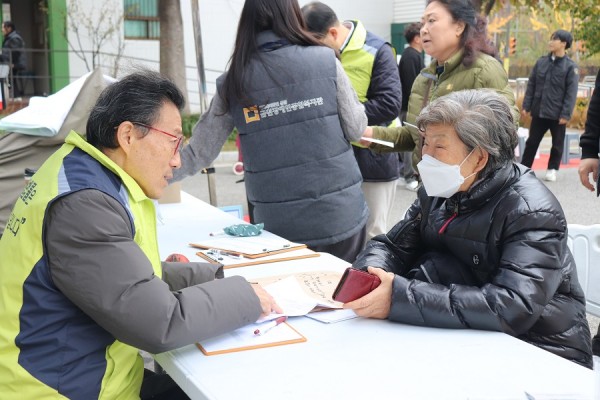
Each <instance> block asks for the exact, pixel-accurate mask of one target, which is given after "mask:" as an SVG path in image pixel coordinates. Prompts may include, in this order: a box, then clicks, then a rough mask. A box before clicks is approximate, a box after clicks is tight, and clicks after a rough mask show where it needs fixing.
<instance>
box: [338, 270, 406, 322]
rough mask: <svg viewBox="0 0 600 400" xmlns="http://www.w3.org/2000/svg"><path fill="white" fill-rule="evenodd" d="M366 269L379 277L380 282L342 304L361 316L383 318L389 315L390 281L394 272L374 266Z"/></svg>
mask: <svg viewBox="0 0 600 400" xmlns="http://www.w3.org/2000/svg"><path fill="white" fill-rule="evenodd" d="M367 271H368V272H369V273H370V274H373V275H376V276H377V277H378V278H379V279H381V284H380V285H379V286H378V287H377V288H376V289H375V290H373V291H372V292H371V293H369V294H367V295H365V296H363V297H361V298H360V299H356V300H354V301H351V302H349V303H346V304H344V308H350V309H352V310H354V312H355V313H356V314H357V315H359V316H361V317H365V318H377V319H385V318H387V317H388V315H390V308H391V306H392V282H393V281H394V274H393V273H391V272H385V271H384V270H383V269H381V268H374V267H369V268H368V270H367Z"/></svg>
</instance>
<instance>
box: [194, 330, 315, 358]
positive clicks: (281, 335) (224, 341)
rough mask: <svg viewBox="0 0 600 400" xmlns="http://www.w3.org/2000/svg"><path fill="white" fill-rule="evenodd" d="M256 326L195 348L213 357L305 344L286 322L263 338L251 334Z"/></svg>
mask: <svg viewBox="0 0 600 400" xmlns="http://www.w3.org/2000/svg"><path fill="white" fill-rule="evenodd" d="M256 326H259V325H256V324H253V325H248V326H244V327H242V328H239V329H236V330H235V331H233V332H231V333H226V334H224V335H221V336H218V337H216V338H213V339H208V340H205V341H202V342H200V343H196V346H197V347H198V348H199V349H200V351H202V353H204V355H207V356H214V355H217V354H226V353H234V352H237V351H245V350H254V349H261V348H266V347H274V346H283V345H286V344H293V343H302V342H306V338H305V337H304V336H303V335H302V334H301V333H300V332H298V331H297V330H296V329H294V328H293V327H292V326H291V325H290V324H288V323H287V322H284V323H282V324H280V325H278V326H277V327H276V328H274V329H272V330H270V331H269V332H268V333H267V334H265V335H264V336H256V335H254V334H253V333H252V332H253V331H254V329H255V327H256Z"/></svg>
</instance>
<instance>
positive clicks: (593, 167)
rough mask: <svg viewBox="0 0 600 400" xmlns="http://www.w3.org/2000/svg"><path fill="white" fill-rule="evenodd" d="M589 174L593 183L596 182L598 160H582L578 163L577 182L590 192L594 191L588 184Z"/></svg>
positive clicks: (590, 184) (592, 186) (589, 183)
mask: <svg viewBox="0 0 600 400" xmlns="http://www.w3.org/2000/svg"><path fill="white" fill-rule="evenodd" d="M590 174H592V178H593V179H594V180H593V182H594V183H596V182H598V159H597V158H584V159H583V160H581V162H580V163H579V180H580V181H581V184H582V185H583V186H585V187H586V188H588V190H590V191H592V192H593V191H594V190H595V187H594V184H593V183H592V182H590Z"/></svg>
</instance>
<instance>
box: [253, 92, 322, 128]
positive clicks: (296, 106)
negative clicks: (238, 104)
mask: <svg viewBox="0 0 600 400" xmlns="http://www.w3.org/2000/svg"><path fill="white" fill-rule="evenodd" d="M322 105H323V98H322V97H316V98H313V99H307V100H300V101H296V102H294V103H288V101H287V99H286V100H280V101H275V102H273V103H269V104H265V105H262V106H251V107H244V109H243V111H244V118H245V120H246V124H249V123H250V122H255V121H260V120H261V119H265V118H269V117H273V116H276V115H279V114H286V113H290V112H294V111H300V110H303V109H305V108H309V107H318V106H322Z"/></svg>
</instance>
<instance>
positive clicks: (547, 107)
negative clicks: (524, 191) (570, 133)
mask: <svg viewBox="0 0 600 400" xmlns="http://www.w3.org/2000/svg"><path fill="white" fill-rule="evenodd" d="M571 43H573V36H572V35H571V34H570V33H569V32H567V31H563V30H558V31H556V32H554V33H553V34H552V36H551V37H550V42H549V43H548V49H549V50H550V54H548V55H545V56H543V57H541V58H540V59H539V60H538V61H537V62H536V63H535V65H534V67H533V70H532V71H531V74H530V75H529V81H528V82H527V90H526V91H525V98H524V99H523V110H522V111H521V113H522V115H523V117H527V116H531V118H532V120H531V127H530V128H529V138H528V139H527V142H526V143H525V150H524V151H523V158H522V159H521V164H523V165H525V166H527V167H531V165H532V164H533V159H534V157H535V153H536V152H537V149H538V147H539V145H540V142H541V141H542V138H543V137H544V134H545V133H546V131H547V130H548V129H550V134H551V135H552V149H551V150H550V159H549V160H548V171H546V176H545V177H544V179H545V180H547V181H550V182H554V181H556V174H557V171H558V169H559V168H560V160H561V157H562V153H563V147H564V141H565V131H566V129H567V122H569V120H570V119H571V115H572V113H573V109H574V108H575V101H576V100H577V87H578V84H579V71H578V69H577V64H575V62H574V61H573V60H571V59H570V58H569V56H568V55H567V54H566V50H567V49H568V48H570V47H571Z"/></svg>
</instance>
